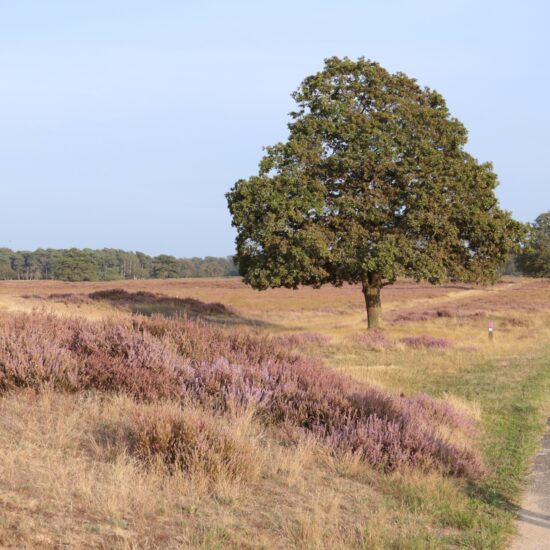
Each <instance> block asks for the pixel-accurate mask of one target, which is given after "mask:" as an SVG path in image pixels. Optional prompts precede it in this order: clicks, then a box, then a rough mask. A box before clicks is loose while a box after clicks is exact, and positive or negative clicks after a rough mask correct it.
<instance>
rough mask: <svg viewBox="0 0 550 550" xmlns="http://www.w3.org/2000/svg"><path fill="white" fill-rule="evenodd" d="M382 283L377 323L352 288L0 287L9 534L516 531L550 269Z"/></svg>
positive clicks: (499, 539) (307, 537)
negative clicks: (545, 273)
mask: <svg viewBox="0 0 550 550" xmlns="http://www.w3.org/2000/svg"><path fill="white" fill-rule="evenodd" d="M383 298H384V303H385V304H386V308H385V326H384V329H383V330H382V331H372V332H369V333H367V331H366V330H365V327H366V323H365V312H364V302H363V297H362V295H361V291H360V289H359V288H358V287H356V286H344V287H342V288H332V287H323V288H322V289H320V290H314V289H311V288H300V289H299V290H296V291H292V290H286V289H274V290H268V291H264V292H257V291H254V290H251V289H250V288H248V287H246V286H245V285H244V284H243V283H242V282H241V281H240V280H239V279H237V278H232V279H187V280H181V279H171V280H141V281H122V282H121V281H116V282H92V283H62V282H57V281H39V282H36V281H4V282H0V411H1V412H0V456H1V457H2V459H1V460H0V546H2V547H10V546H12V547H25V548H32V547H36V548H43V547H56V546H59V547H61V546H63V545H67V546H69V547H96V548H187V547H191V548H201V547H202V548H329V547H330V548H418V549H425V548H458V547H468V548H501V547H504V546H505V545H506V543H507V542H508V540H509V538H510V537H511V535H512V533H513V518H514V506H515V504H517V503H518V499H519V497H520V493H521V487H522V480H523V479H524V476H525V474H526V471H527V469H528V466H529V460H530V457H532V455H533V453H534V450H535V448H536V444H537V439H538V436H539V435H540V433H542V430H543V428H544V419H545V413H546V412H547V411H548V408H550V399H549V398H548V395H549V392H548V390H549V389H550V361H549V358H550V345H549V344H548V342H550V339H549V337H550V328H549V327H550V324H549V321H550V282H549V281H544V280H533V279H527V278H504V279H503V280H501V281H500V282H498V283H497V284H496V285H494V286H486V287H482V286H475V285H466V284H446V285H442V286H431V285H427V284H416V283H413V282H410V281H401V282H399V283H397V284H396V285H393V286H391V287H387V288H385V289H384V290H383ZM489 321H492V323H493V325H494V337H493V338H492V339H489V338H488V334H487V326H488V323H489Z"/></svg>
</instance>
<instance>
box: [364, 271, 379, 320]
mask: <svg viewBox="0 0 550 550" xmlns="http://www.w3.org/2000/svg"><path fill="white" fill-rule="evenodd" d="M381 288H382V278H381V277H380V275H378V274H377V273H367V274H366V275H365V276H364V277H363V295H364V296H365V305H366V306H367V319H368V323H369V330H372V329H376V328H380V326H381V324H382V302H381V301H380V290H381Z"/></svg>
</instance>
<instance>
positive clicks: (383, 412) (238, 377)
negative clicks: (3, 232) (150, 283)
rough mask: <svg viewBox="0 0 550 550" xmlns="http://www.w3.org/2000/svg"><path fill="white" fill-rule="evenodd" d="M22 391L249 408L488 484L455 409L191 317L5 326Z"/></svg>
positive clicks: (331, 439) (8, 364)
mask: <svg viewBox="0 0 550 550" xmlns="http://www.w3.org/2000/svg"><path fill="white" fill-rule="evenodd" d="M22 387H29V388H33V389H35V390H41V389H43V388H51V389H54V390H57V391H68V392H77V391H85V390H99V391H104V392H115V393H125V394H128V395H130V396H132V397H133V398H135V399H137V400H142V401H146V402H153V401H157V400H159V399H164V400H166V399H168V400H172V401H176V402H177V403H179V404H180V407H182V408H183V410H185V409H186V407H188V406H197V405H198V406H200V407H202V408H204V409H206V410H211V411H212V414H216V415H226V414H228V413H230V414H234V412H235V411H236V410H237V411H238V410H241V409H252V410H254V411H255V412H254V414H255V418H256V419H257V421H258V422H260V423H263V424H264V425H266V426H270V427H272V428H275V429H279V428H281V429H284V430H283V431H284V432H285V433H290V432H292V431H297V432H298V433H302V434H304V435H306V436H307V435H309V436H310V437H313V438H315V439H317V440H319V441H320V442H321V444H323V445H326V446H327V448H328V449H329V450H330V451H331V452H332V453H333V454H334V455H335V456H340V455H348V454H352V455H354V456H357V457H359V458H360V459H361V460H364V461H365V462H368V463H370V464H372V465H373V466H375V467H379V468H382V469H384V470H386V471H391V470H395V469H399V468H403V467H410V466H412V467H419V468H422V469H426V468H433V467H435V468H438V469H440V470H441V471H443V472H445V473H447V474H451V475H457V476H466V477H472V478H473V477H478V476H480V475H483V473H484V467H483V465H482V463H481V462H480V460H479V458H478V457H477V455H476V453H475V452H474V451H473V450H472V449H471V448H470V447H468V446H465V445H459V444H457V443H455V442H454V439H451V438H450V437H449V434H450V433H453V431H459V432H461V433H463V434H464V433H466V434H470V435H471V434H472V433H473V431H474V429H475V427H474V426H473V424H472V422H471V421H470V420H469V419H468V418H467V417H465V416H464V415H462V414H461V413H459V412H458V411H456V410H454V409H453V408H452V407H451V406H450V405H448V404H447V403H445V402H442V401H438V400H434V399H431V398H429V397H427V396H424V395H416V396H398V395H392V394H390V393H387V392H383V391H380V390H378V389H375V388H372V387H369V386H366V385H363V384H361V383H358V382H355V381H352V380H351V379H348V378H346V377H344V376H342V375H340V374H338V373H336V372H334V371H332V370H330V369H329V368H327V367H325V366H324V365H322V364H321V363H318V362H316V361H312V360H309V359H305V358H304V357H302V356H300V355H298V354H297V353H294V352H292V351H288V350H287V349H285V347H283V346H281V344H280V342H278V341H277V340H276V339H274V338H270V337H267V336H265V337H264V336H257V335H253V334H249V333H245V332H240V333H239V332H236V331H228V330H227V329H222V328H219V327H215V326H211V325H207V324H205V323H202V322H196V321H190V320H188V319H184V318H164V317H160V316H153V317H144V316H133V317H132V318H129V319H126V320H113V319H108V320H102V321H96V322H92V321H86V320H84V319H79V318H60V317H55V316H50V315H43V314H38V313H34V314H33V315H25V314H18V315H11V316H7V315H6V316H1V317H0V390H1V391H2V392H6V391H9V390H11V389H15V388H22ZM179 432H181V433H182V434H183V433H187V432H186V431H185V430H184V429H183V428H181V429H179ZM175 445H176V448H179V447H178V445H177V444H175Z"/></svg>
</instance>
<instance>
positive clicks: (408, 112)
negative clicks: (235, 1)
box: [227, 57, 522, 328]
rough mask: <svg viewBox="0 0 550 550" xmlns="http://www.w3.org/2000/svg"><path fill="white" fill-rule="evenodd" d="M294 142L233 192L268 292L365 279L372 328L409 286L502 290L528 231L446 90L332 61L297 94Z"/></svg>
mask: <svg viewBox="0 0 550 550" xmlns="http://www.w3.org/2000/svg"><path fill="white" fill-rule="evenodd" d="M293 97H294V99H295V101H296V103H297V109H296V111H295V112H293V113H291V117H292V121H291V123H290V124H289V125H288V126H289V130H290V135H289V137H288V140H287V141H286V142H285V143H279V144H277V145H274V146H273V147H268V148H267V149H266V155H265V156H264V158H263V159H262V161H261V163H260V169H259V174H258V175H256V176H252V177H250V178H249V179H246V180H245V179H243V180H239V181H238V182H237V183H236V184H235V186H234V187H233V188H232V190H231V191H230V192H229V193H228V194H227V199H228V205H229V210H230V212H231V215H232V219H233V225H234V226H235V227H236V228H237V233H238V235H237V241H236V244H237V254H236V259H237V261H238V264H239V267H240V272H241V274H242V275H243V277H244V280H245V281H246V282H247V283H249V284H250V285H252V286H253V287H254V288H257V289H266V288H269V287H281V286H283V287H289V288H296V287H297V286H298V285H301V284H304V285H313V286H315V287H319V286H321V285H322V284H325V283H331V284H333V285H341V284H343V283H344V282H347V283H361V284H362V289H363V293H364V296H365V301H366V308H367V312H368V322H369V328H373V327H377V326H379V324H380V321H381V306H380V290H381V288H382V287H383V286H384V285H388V284H391V283H393V282H395V281H396V279H397V278H398V277H412V278H414V279H416V280H426V281H429V282H431V283H434V284H435V283H440V282H442V281H445V280H447V279H453V280H461V281H491V280H493V279H494V278H495V277H496V268H497V267H498V266H499V265H500V264H502V263H503V262H504V261H505V260H506V258H507V256H508V254H509V253H510V251H511V250H513V249H514V248H515V244H516V242H517V241H518V239H519V237H520V235H521V234H522V226H521V224H519V223H518V222H515V221H513V220H512V219H511V217H510V214H509V213H508V212H504V211H502V210H501V209H500V208H499V205H498V202H497V199H496V198H495V195H494V189H495V187H496V186H497V183H498V182H497V177H496V175H495V173H494V172H493V169H492V166H491V164H489V163H484V164H480V163H479V162H478V161H477V160H476V159H475V158H473V157H472V156H471V155H470V154H468V153H467V152H466V151H464V145H465V144H466V141H467V131H466V129H465V128H464V126H463V125H462V124H461V123H460V121H458V120H457V119H456V118H454V117H452V116H451V114H450V113H449V110H448V109H447V106H446V104H445V101H444V99H443V97H442V96H441V95H440V94H438V93H437V92H435V91H433V90H431V89H429V88H422V87H420V86H419V85H418V84H417V83H416V81H415V80H413V79H411V78H409V77H408V76H406V75H405V74H403V73H396V74H391V73H389V72H388V71H387V70H385V69H384V68H383V67H381V66H380V65H379V64H378V63H375V62H372V61H369V60H366V59H364V58H360V59H359V60H357V61H352V60H350V59H348V58H344V59H339V58H336V57H333V58H330V59H327V60H326V61H325V67H324V69H323V70H322V71H321V72H318V73H317V74H314V75H312V76H309V77H307V78H306V79H305V80H304V81H303V82H302V84H301V85H300V87H299V88H298V90H297V91H296V92H295V93H294V94H293Z"/></svg>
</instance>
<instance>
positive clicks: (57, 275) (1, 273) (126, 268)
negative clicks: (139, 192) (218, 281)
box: [0, 248, 237, 281]
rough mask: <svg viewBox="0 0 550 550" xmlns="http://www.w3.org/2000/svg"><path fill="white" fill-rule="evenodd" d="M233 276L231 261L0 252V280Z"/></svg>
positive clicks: (109, 251) (119, 253)
mask: <svg viewBox="0 0 550 550" xmlns="http://www.w3.org/2000/svg"><path fill="white" fill-rule="evenodd" d="M233 275H237V268H236V266H235V264H234V263H233V260H232V259H231V258H213V257H210V256H207V257H206V258H175V257H174V256H167V255H164V254H162V255H160V256H156V257H151V256H148V255H147V254H144V253H143V252H126V251H124V250H117V249H114V248H104V249H102V250H91V249H88V248H87V249H84V250H78V249H76V248H71V249H69V250H57V249H51V248H48V249H46V250H45V249H41V248H39V249H38V250H35V251H34V252H24V251H23V252H14V251H13V250H10V249H9V248H0V280H2V279H29V280H30V279H32V280H36V279H59V280H62V281H111V280H118V279H150V278H152V279H166V278H176V277H225V276H233Z"/></svg>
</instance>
